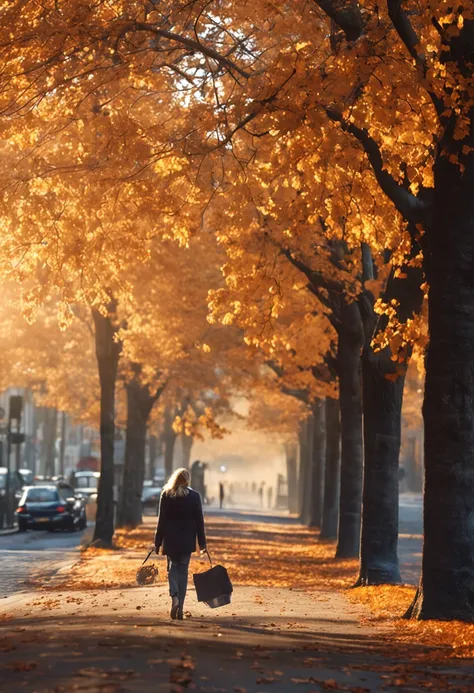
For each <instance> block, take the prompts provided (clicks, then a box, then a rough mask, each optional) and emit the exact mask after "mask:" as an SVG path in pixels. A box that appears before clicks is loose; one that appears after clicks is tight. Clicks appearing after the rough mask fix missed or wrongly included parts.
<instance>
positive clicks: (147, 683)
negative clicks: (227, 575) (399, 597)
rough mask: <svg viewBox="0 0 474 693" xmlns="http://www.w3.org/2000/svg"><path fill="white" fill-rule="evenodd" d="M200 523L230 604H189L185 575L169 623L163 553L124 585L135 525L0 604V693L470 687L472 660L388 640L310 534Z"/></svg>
mask: <svg viewBox="0 0 474 693" xmlns="http://www.w3.org/2000/svg"><path fill="white" fill-rule="evenodd" d="M208 529H209V532H208V533H209V536H210V537H211V538H212V541H213V543H215V548H216V554H218V551H217V548H218V546H219V542H218V538H219V537H221V536H224V535H225V536H226V542H224V544H225V550H226V551H227V552H228V553H226V554H224V553H221V554H220V556H219V555H218V560H220V561H221V562H222V563H224V564H226V565H227V566H228V567H229V569H230V572H231V577H232V578H233V580H234V586H235V591H234V595H233V602H232V604H231V605H230V606H227V607H223V608H221V609H216V610H211V609H209V608H208V607H206V606H203V605H201V604H198V603H197V602H196V598H195V592H194V590H193V589H192V580H191V581H190V590H189V594H188V598H187V601H186V609H187V610H188V611H187V618H186V619H185V620H184V621H170V619H169V615H168V609H169V597H168V594H167V592H168V590H167V584H166V570H165V561H164V560H163V559H156V560H157V565H158V567H159V571H160V574H159V577H158V582H157V583H156V584H155V585H152V586H148V587H139V586H137V585H136V584H135V583H134V574H135V571H136V569H137V568H138V566H139V565H140V562H141V559H142V557H143V556H142V553H143V551H142V548H143V547H142V542H143V544H144V546H145V547H146V545H147V542H149V540H150V539H149V534H150V532H151V531H152V527H151V525H149V524H148V523H147V525H145V526H144V527H142V528H139V529H138V530H136V531H134V532H129V533H123V534H122V535H119V537H118V538H119V539H120V541H121V542H122V544H126V543H127V542H128V544H129V546H128V548H126V550H122V551H113V552H104V551H96V552H94V551H88V552H87V553H86V555H85V557H84V560H83V561H82V562H81V565H79V566H75V567H74V568H72V569H70V570H69V571H65V573H63V574H61V575H57V576H56V577H55V578H53V579H52V581H51V582H49V583H48V582H47V581H46V582H45V581H44V580H43V584H42V586H41V590H39V591H36V592H33V593H28V594H22V595H16V596H15V597H11V598H9V599H5V600H3V601H2V603H1V605H0V692H1V693H14V691H16V690H17V689H18V690H21V691H24V692H25V693H72V692H73V691H75V692H76V693H165V692H166V693H185V692H186V691H193V692H196V693H219V692H220V693H323V692H324V691H346V692H349V693H376V692H379V691H384V692H385V691H388V693H390V692H395V691H406V692H407V693H408V692H411V693H413V692H414V691H420V690H427V689H428V690H433V691H456V692H457V693H472V690H473V688H472V684H470V681H472V680H473V677H474V664H473V660H468V659H464V660H454V659H446V656H447V655H446V652H445V651H442V649H441V648H440V647H438V648H434V647H429V646H427V645H426V642H425V643H424V644H417V643H416V642H404V643H400V642H399V641H398V640H397V638H396V637H395V635H394V631H393V630H392V627H391V626H390V625H388V624H387V622H386V621H385V622H384V625H383V627H382V626H381V625H380V624H377V622H376V621H374V619H373V614H372V613H371V612H369V611H368V610H367V609H366V607H364V606H362V605H361V604H359V603H350V602H349V600H348V599H346V596H345V595H344V594H343V593H341V592H340V591H338V588H337V587H336V585H337V584H339V582H341V583H343V584H347V582H348V578H347V577H346V572H351V571H352V569H353V566H352V564H350V563H344V562H342V567H341V571H342V572H341V573H340V575H339V578H336V579H335V580H334V579H333V580H332V581H329V579H328V575H329V573H331V574H332V573H334V571H335V570H336V569H337V566H339V565H340V562H335V561H334V560H330V561H328V559H327V558H325V556H327V554H328V553H330V552H331V551H332V549H333V548H334V547H333V546H327V545H324V544H323V543H321V544H317V543H316V539H317V535H316V533H314V532H310V531H308V530H306V529H305V528H301V527H294V526H293V525H289V526H287V527H285V526H281V525H274V526H268V524H263V525H262V524H256V523H251V522H248V523H244V522H240V523H238V522H235V521H232V537H231V536H230V525H229V521H225V520H224V519H223V518H215V519H213V520H212V521H210V523H209V526H208ZM242 542H244V543H242ZM276 547H281V549H280V553H279V555H278V551H277V550H276ZM221 551H222V546H221ZM297 554H298V555H297ZM300 554H301V555H300ZM224 556H228V558H224ZM193 565H194V571H197V570H204V569H205V565H204V564H202V563H198V562H197V561H196V562H194V563H193ZM267 571H268V572H269V573H271V579H269V577H268V575H266V574H265V573H266V572H267ZM318 571H319V573H318ZM345 571H346V572H345ZM317 573H318V574H317ZM318 580H319V581H320V582H319V583H318ZM268 582H270V583H273V586H267V584H268ZM252 583H253V584H252ZM290 583H292V584H290ZM318 584H320V585H321V586H320V587H318V586H317V585H318ZM445 649H447V648H445Z"/></svg>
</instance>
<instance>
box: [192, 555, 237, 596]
mask: <svg viewBox="0 0 474 693" xmlns="http://www.w3.org/2000/svg"><path fill="white" fill-rule="evenodd" d="M206 553H207V557H208V559H209V563H210V565H211V567H210V569H209V570H206V571H204V573H194V575H193V580H194V587H195V588H196V595H197V600H198V602H204V603H205V604H207V606H209V607H210V608H211V609H216V608H217V607H219V606H225V605H226V604H230V601H231V595H232V592H233V589H234V588H233V587H232V582H231V581H230V577H229V573H228V572H227V570H226V569H225V568H224V566H223V565H215V566H213V565H212V560H211V557H210V555H209V552H206Z"/></svg>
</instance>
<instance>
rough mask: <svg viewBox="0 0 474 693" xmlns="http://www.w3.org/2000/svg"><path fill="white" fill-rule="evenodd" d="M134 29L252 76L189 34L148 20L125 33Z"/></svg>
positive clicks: (246, 75)
mask: <svg viewBox="0 0 474 693" xmlns="http://www.w3.org/2000/svg"><path fill="white" fill-rule="evenodd" d="M133 29H138V30H139V31H149V32H150V33H151V34H155V36H161V37H162V38H165V39H168V40H169V41H174V42H175V43H180V44H181V45H182V46H186V48H190V49H191V50H192V51H195V52H196V53H201V54H202V55H205V56H207V57H208V58H211V59H212V60H215V61H216V63H218V64H219V65H221V66H222V67H226V68H227V69H228V70H235V72H237V73H238V74H239V75H241V76H242V77H245V79H249V77H251V73H250V72H247V71H246V70H243V69H242V68H241V67H239V66H238V65H237V63H235V62H234V61H233V60H230V58H228V57H226V56H225V55H221V54H220V53H218V51H215V50H214V49H213V48H210V47H209V46H205V45H204V44H203V43H201V42H200V41H195V40H194V39H190V38H188V37H187V36H182V35H181V34H175V33H174V32H172V31H167V30H166V29H159V28H158V27H156V26H154V25H153V24H147V23H146V22H135V23H134V24H132V25H130V26H129V27H128V28H127V29H126V30H125V31H124V32H123V35H125V34H126V33H128V31H131V30H133Z"/></svg>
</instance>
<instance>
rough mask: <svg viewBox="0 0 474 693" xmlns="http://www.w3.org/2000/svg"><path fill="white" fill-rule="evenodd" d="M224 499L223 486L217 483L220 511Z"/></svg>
mask: <svg viewBox="0 0 474 693" xmlns="http://www.w3.org/2000/svg"><path fill="white" fill-rule="evenodd" d="M224 498H225V489H224V484H223V483H222V481H219V507H220V508H221V510H222V506H223V505H224Z"/></svg>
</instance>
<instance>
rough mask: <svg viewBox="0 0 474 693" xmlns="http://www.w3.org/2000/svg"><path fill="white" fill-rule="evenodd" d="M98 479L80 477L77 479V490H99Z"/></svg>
mask: <svg viewBox="0 0 474 693" xmlns="http://www.w3.org/2000/svg"><path fill="white" fill-rule="evenodd" d="M97 481H98V479H97V477H95V476H78V477H76V488H97Z"/></svg>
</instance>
